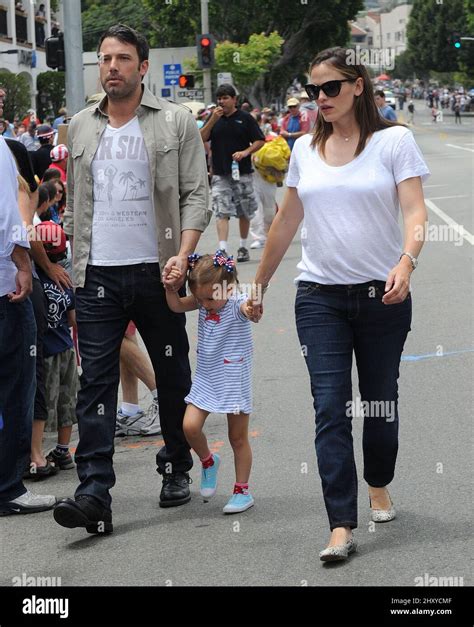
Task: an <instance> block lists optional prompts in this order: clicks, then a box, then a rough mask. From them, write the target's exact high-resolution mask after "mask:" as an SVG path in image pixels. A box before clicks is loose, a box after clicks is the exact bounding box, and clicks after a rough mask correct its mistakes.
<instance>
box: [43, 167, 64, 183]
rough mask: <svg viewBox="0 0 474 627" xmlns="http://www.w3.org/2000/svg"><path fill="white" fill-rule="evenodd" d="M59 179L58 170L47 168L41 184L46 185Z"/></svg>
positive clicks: (59, 173)
mask: <svg viewBox="0 0 474 627" xmlns="http://www.w3.org/2000/svg"><path fill="white" fill-rule="evenodd" d="M60 178H61V172H60V171H59V170H58V168H48V169H47V170H46V172H45V173H44V174H43V183H47V182H48V181H52V180H54V179H60Z"/></svg>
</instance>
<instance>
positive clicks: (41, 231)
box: [35, 220, 66, 255]
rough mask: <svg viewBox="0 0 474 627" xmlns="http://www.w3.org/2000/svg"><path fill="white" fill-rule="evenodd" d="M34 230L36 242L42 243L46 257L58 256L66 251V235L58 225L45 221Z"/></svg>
mask: <svg viewBox="0 0 474 627" xmlns="http://www.w3.org/2000/svg"><path fill="white" fill-rule="evenodd" d="M35 229H36V240H37V241H39V242H42V244H43V246H44V248H45V250H46V254H47V255H60V254H61V253H63V252H64V251H65V250H66V235H65V233H64V231H63V229H62V228H61V226H60V225H59V224H56V222H52V221H51V220H46V221H45V222H41V223H40V224H37V225H36V227H35Z"/></svg>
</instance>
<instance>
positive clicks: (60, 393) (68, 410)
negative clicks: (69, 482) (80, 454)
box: [36, 221, 79, 470]
mask: <svg viewBox="0 0 474 627" xmlns="http://www.w3.org/2000/svg"><path fill="white" fill-rule="evenodd" d="M36 237H37V239H38V240H40V241H42V242H43V244H44V247H45V249H46V254H47V255H48V258H49V260H50V261H51V262H52V263H58V262H59V261H61V260H62V259H63V258H64V257H65V255H66V236H65V234H64V231H63V230H62V228H61V226H59V224H56V223H54V222H52V221H51V222H42V223H41V224H38V225H37V226H36ZM37 271H38V276H39V278H40V281H41V283H42V284H43V288H44V293H45V296H46V298H47V300H48V330H47V332H46V334H45V336H44V350H43V353H44V358H45V359H44V371H45V388H46V406H47V410H48V419H47V422H46V430H47V431H56V430H57V432H58V443H57V445H56V448H54V449H53V450H52V451H51V452H50V453H49V455H47V457H46V459H47V460H48V461H49V462H50V463H53V464H54V465H55V466H56V467H57V468H58V469H60V470H69V469H71V468H74V467H75V464H74V462H73V460H72V456H71V454H70V452H69V442H70V440H71V433H72V426H73V425H74V424H75V423H76V422H77V419H76V398H77V390H78V387H79V377H78V374H77V365H76V354H75V352H74V345H73V341H72V337H71V332H70V329H69V327H71V326H74V325H75V311H74V294H73V291H72V290H71V289H66V290H64V291H62V290H60V289H59V288H58V287H57V285H56V284H55V283H54V282H53V281H51V279H50V278H49V277H48V276H47V275H46V274H44V273H43V272H42V271H41V268H37Z"/></svg>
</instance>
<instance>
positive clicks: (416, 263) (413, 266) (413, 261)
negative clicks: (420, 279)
mask: <svg viewBox="0 0 474 627" xmlns="http://www.w3.org/2000/svg"><path fill="white" fill-rule="evenodd" d="M403 255H406V256H407V257H408V258H409V259H410V261H411V267H412V269H413V270H415V269H416V266H417V265H418V259H417V258H416V257H414V256H413V255H412V254H411V253H407V252H404V253H402V254H401V255H400V259H401V258H402V257H403ZM400 259H399V260H398V261H400Z"/></svg>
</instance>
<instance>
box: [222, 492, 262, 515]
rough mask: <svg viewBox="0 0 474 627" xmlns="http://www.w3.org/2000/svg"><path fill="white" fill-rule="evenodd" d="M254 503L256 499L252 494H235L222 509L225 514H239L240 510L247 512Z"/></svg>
mask: <svg viewBox="0 0 474 627" xmlns="http://www.w3.org/2000/svg"><path fill="white" fill-rule="evenodd" d="M254 503H255V501H254V500H253V496H252V495H251V494H248V493H247V494H242V493H239V494H233V495H232V496H231V497H230V499H229V501H228V503H227V505H226V506H225V507H224V509H223V510H222V511H223V512H224V514H237V513H238V512H245V510H246V509H249V507H252V506H253V505H254Z"/></svg>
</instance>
